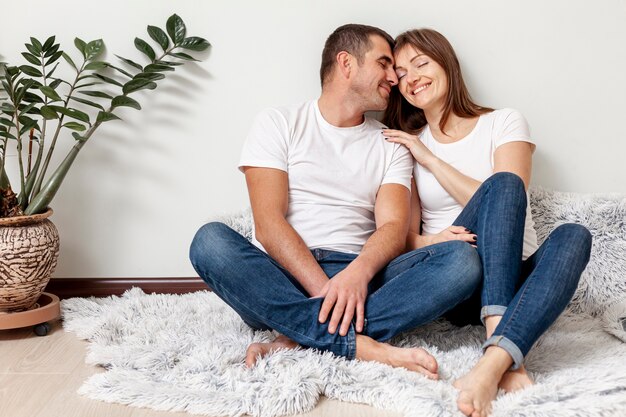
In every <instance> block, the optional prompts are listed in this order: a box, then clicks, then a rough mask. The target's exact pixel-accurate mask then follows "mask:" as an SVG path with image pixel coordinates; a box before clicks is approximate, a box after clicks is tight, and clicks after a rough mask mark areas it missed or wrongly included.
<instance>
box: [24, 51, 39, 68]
mask: <svg viewBox="0 0 626 417" xmlns="http://www.w3.org/2000/svg"><path fill="white" fill-rule="evenodd" d="M22 56H23V57H24V58H26V60H27V61H28V62H30V63H31V64H33V65H41V60H40V59H39V58H37V57H36V56H35V55H33V54H29V53H28V52H22Z"/></svg>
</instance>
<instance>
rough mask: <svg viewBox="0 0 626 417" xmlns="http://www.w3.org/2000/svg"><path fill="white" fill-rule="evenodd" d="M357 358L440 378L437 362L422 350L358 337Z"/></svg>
mask: <svg viewBox="0 0 626 417" xmlns="http://www.w3.org/2000/svg"><path fill="white" fill-rule="evenodd" d="M356 357H357V359H360V360H364V361H376V362H381V363H384V364H387V365H391V366H394V367H396V368H399V367H402V368H406V369H408V370H410V371H415V372H419V373H420V374H423V375H425V376H426V377H428V378H430V379H438V378H439V375H438V374H437V368H438V365H437V360H436V359H435V358H434V357H433V356H432V355H431V354H430V353H428V352H426V351H425V350H424V349H422V348H399V347H395V346H391V345H389V344H387V343H382V342H377V341H375V340H374V339H372V338H370V337H367V336H363V335H357V337H356Z"/></svg>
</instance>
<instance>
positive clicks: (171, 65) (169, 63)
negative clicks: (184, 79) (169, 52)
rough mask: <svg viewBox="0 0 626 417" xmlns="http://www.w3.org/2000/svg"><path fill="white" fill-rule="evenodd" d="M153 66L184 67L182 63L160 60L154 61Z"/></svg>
mask: <svg viewBox="0 0 626 417" xmlns="http://www.w3.org/2000/svg"><path fill="white" fill-rule="evenodd" d="M154 63H155V64H159V65H167V66H169V67H178V66H181V65H184V62H175V61H163V60H162V59H160V60H158V61H155V62H154Z"/></svg>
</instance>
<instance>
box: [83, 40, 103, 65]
mask: <svg viewBox="0 0 626 417" xmlns="http://www.w3.org/2000/svg"><path fill="white" fill-rule="evenodd" d="M102 52H104V42H103V41H102V39H96V40H95V41H91V42H89V43H88V44H87V46H86V47H85V58H86V59H87V61H91V60H92V59H95V58H97V57H98V56H99V55H100V54H101V53H102Z"/></svg>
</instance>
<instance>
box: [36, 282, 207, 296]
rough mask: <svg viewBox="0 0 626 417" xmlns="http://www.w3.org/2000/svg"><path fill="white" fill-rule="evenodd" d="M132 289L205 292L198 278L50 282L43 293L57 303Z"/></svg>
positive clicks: (204, 285)
mask: <svg viewBox="0 0 626 417" xmlns="http://www.w3.org/2000/svg"><path fill="white" fill-rule="evenodd" d="M132 287H139V288H141V289H142V290H143V292H145V293H147V294H150V293H158V294H186V293H189V292H194V291H202V290H208V289H209V287H207V285H206V284H205V283H204V281H202V280H201V279H200V278H171V277H170V278H52V279H51V280H50V282H48V285H47V286H46V290H45V291H46V292H50V293H52V294H55V295H57V296H58V297H59V298H61V299H63V298H71V297H108V296H110V295H121V294H123V293H124V291H126V290H129V289H130V288H132Z"/></svg>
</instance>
